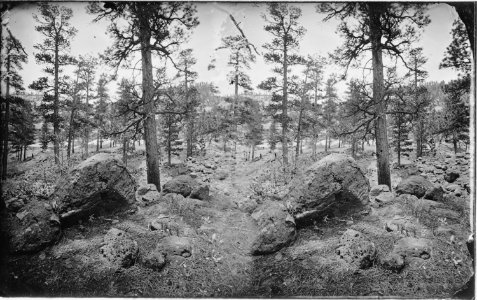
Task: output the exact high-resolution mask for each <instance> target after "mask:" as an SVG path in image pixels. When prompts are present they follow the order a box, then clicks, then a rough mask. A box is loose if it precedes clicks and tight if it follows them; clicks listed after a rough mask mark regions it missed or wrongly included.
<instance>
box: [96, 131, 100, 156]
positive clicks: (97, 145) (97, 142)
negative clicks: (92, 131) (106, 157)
mask: <svg viewBox="0 0 477 300" xmlns="http://www.w3.org/2000/svg"><path fill="white" fill-rule="evenodd" d="M96 152H99V129H98V133H97V135H96Z"/></svg>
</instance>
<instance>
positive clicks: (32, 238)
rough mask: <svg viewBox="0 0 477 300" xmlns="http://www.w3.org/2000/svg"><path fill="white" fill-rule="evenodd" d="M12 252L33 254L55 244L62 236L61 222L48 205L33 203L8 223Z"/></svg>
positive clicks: (38, 202)
mask: <svg viewBox="0 0 477 300" xmlns="http://www.w3.org/2000/svg"><path fill="white" fill-rule="evenodd" d="M8 226H9V227H10V230H9V232H10V234H11V237H10V251H11V252H12V253H33V252H38V251H40V250H42V249H44V248H45V247H47V246H49V245H51V244H53V243H55V242H56V241H57V240H58V239H59V238H60V234H61V226H60V220H59V218H58V216H57V215H56V214H55V213H54V212H53V209H52V208H51V206H50V205H49V204H48V203H44V202H40V201H36V200H35V201H31V202H30V203H28V204H27V205H25V206H24V207H23V208H22V209H21V210H20V211H19V212H18V213H17V214H16V215H15V216H13V217H12V218H11V220H10V221H9V222H8Z"/></svg>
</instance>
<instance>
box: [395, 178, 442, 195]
mask: <svg viewBox="0 0 477 300" xmlns="http://www.w3.org/2000/svg"><path fill="white" fill-rule="evenodd" d="M432 188H434V185H433V184H432V183H431V182H430V181H429V180H427V179H425V178H424V177H422V176H418V175H413V176H410V177H408V178H406V179H404V180H403V181H401V182H400V183H399V184H398V185H397V187H396V194H398V195H400V194H409V195H414V196H416V197H418V198H421V197H422V196H424V195H425V194H426V192H427V191H428V190H430V189H432Z"/></svg>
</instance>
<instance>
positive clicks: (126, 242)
mask: <svg viewBox="0 0 477 300" xmlns="http://www.w3.org/2000/svg"><path fill="white" fill-rule="evenodd" d="M100 253H101V255H102V256H103V257H104V258H105V259H106V260H107V261H108V262H109V263H111V264H112V265H113V266H114V267H116V268H129V267H130V266H132V265H134V263H135V262H136V259H137V257H138V253H139V248H138V245H137V242H136V241H135V240H133V239H131V238H130V237H129V235H128V234H127V233H126V232H125V231H123V230H119V229H117V228H111V229H110V230H109V231H108V232H107V233H106V235H105V236H104V245H103V246H102V247H101V248H100Z"/></svg>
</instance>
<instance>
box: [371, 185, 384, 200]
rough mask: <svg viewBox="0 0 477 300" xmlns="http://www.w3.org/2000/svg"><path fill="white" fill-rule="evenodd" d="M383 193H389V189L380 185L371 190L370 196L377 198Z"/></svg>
mask: <svg viewBox="0 0 477 300" xmlns="http://www.w3.org/2000/svg"><path fill="white" fill-rule="evenodd" d="M383 192H389V187H388V186H387V185H385V184H380V185H377V186H375V187H373V188H372V189H371V191H370V192H369V195H370V196H372V197H376V196H377V195H379V194H381V193H383Z"/></svg>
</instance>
